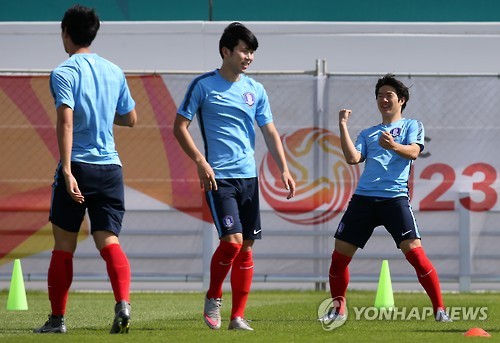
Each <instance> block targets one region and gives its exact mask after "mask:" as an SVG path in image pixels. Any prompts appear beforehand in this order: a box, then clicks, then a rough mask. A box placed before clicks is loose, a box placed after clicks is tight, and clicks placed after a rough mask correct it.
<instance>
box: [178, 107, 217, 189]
mask: <svg viewBox="0 0 500 343" xmlns="http://www.w3.org/2000/svg"><path fill="white" fill-rule="evenodd" d="M190 124H191V121H190V120H189V119H187V118H186V117H184V116H182V115H180V114H177V116H176V117H175V122H174V136H175V139H176V140H177V142H179V144H180V146H181V148H182V150H184V152H185V153H186V155H188V156H189V158H190V159H191V160H193V161H194V162H195V163H196V167H197V170H198V177H199V178H200V187H201V188H202V189H204V190H205V191H209V190H217V182H216V181H215V173H214V171H213V169H212V167H211V166H210V165H209V164H208V162H207V160H206V159H205V156H203V154H202V153H201V152H200V150H199V149H198V147H197V146H196V144H195V143H194V140H193V137H192V136H191V133H190V132H189V125H190Z"/></svg>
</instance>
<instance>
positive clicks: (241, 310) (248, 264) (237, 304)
mask: <svg viewBox="0 0 500 343" xmlns="http://www.w3.org/2000/svg"><path fill="white" fill-rule="evenodd" d="M252 277H253V259H252V250H251V249H250V250H245V251H243V250H240V252H239V254H238V255H237V256H236V258H235V259H234V263H233V269H232V271H231V289H232V292H233V307H232V310H231V320H233V319H234V318H235V317H241V318H243V317H244V314H245V307H246V304H247V300H248V293H249V292H250V287H251V285H252Z"/></svg>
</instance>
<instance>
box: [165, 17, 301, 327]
mask: <svg viewBox="0 0 500 343" xmlns="http://www.w3.org/2000/svg"><path fill="white" fill-rule="evenodd" d="M257 47H258V42H257V38H256V37H255V35H254V34H253V33H252V32H251V31H250V30H248V29H247V28H246V27H245V26H244V25H242V24H241V23H237V22H235V23H232V24H230V25H228V26H227V27H226V29H225V30H224V33H223V34H222V36H221V38H220V41H219V52H220V55H221V57H222V66H221V67H220V69H216V70H214V71H211V72H208V73H206V74H203V75H201V76H199V77H197V78H195V79H194V80H193V81H192V82H191V84H190V86H189V88H188V90H187V92H186V95H185V97H184V100H183V101H182V103H181V105H180V106H179V108H178V110H177V116H176V119H175V124H174V134H175V137H176V138H177V141H178V142H179V144H180V145H181V147H182V148H183V150H184V151H185V153H186V154H187V155H188V156H189V157H190V158H191V159H192V160H193V162H195V164H196V167H197V170H198V176H199V179H200V186H201V188H202V189H203V190H204V191H205V194H206V200H207V203H208V205H209V207H210V210H211V212H212V217H213V220H214V223H215V226H216V228H217V231H218V234H219V239H220V244H219V246H218V248H217V249H216V251H215V252H214V255H213V257H212V261H211V266H210V287H209V289H208V291H207V294H206V297H205V307H204V316H203V317H204V321H205V323H206V324H207V325H208V326H209V327H210V328H211V329H220V327H221V316H220V307H221V305H222V284H223V282H224V279H225V278H226V276H227V274H228V273H229V271H230V270H231V268H232V271H231V289H232V310H231V318H230V323H229V329H236V330H249V331H250V330H253V329H252V328H251V327H250V326H249V325H248V322H247V321H246V320H245V319H244V311H245V306H246V303H247V298H248V293H249V292H250V287H251V283H252V276H253V267H254V265H253V258H252V246H253V243H254V240H255V239H260V238H261V231H262V229H261V224H260V212H259V211H260V209H259V184H258V175H257V166H256V162H255V158H254V146H255V128H254V123H255V122H256V123H257V125H258V126H259V128H260V130H261V132H262V134H263V136H264V140H265V142H266V146H267V148H268V149H269V152H270V153H271V156H272V157H273V159H274V161H275V162H276V164H277V166H278V168H279V170H280V171H281V179H282V181H283V184H284V187H285V189H287V190H288V195H287V198H288V199H289V198H291V197H293V196H294V195H295V182H294V180H293V178H292V176H291V174H290V172H289V170H288V166H287V162H286V159H285V153H284V150H283V145H282V143H281V139H280V136H279V134H278V132H277V130H276V128H275V126H274V123H273V116H272V113H271V108H270V106H269V102H268V98H267V94H266V91H265V90H264V87H263V86H262V85H261V84H260V83H258V82H256V81H255V80H253V79H252V78H250V77H248V76H247V75H245V74H244V73H245V71H246V70H247V68H248V67H249V66H250V64H251V63H252V61H253V59H254V52H255V50H257ZM195 115H196V116H197V119H198V122H199V126H200V129H201V133H202V137H203V144H204V148H205V151H204V152H205V153H204V154H203V153H201V151H200V150H199V149H198V147H197V146H196V145H195V142H194V140H193V138H192V136H191V134H190V132H189V125H190V123H191V121H192V120H193V119H194V117H195Z"/></svg>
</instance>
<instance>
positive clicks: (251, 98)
mask: <svg viewBox="0 0 500 343" xmlns="http://www.w3.org/2000/svg"><path fill="white" fill-rule="evenodd" d="M243 99H244V100H245V104H247V105H248V106H250V107H252V106H253V104H255V94H253V93H251V92H246V93H245V94H243Z"/></svg>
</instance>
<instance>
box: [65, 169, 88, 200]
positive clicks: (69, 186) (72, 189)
mask: <svg viewBox="0 0 500 343" xmlns="http://www.w3.org/2000/svg"><path fill="white" fill-rule="evenodd" d="M64 179H65V181H66V190H67V191H68V193H69V195H70V197H71V199H73V200H74V201H76V202H77V203H79V204H83V202H84V201H85V198H84V197H83V194H82V192H81V191H80V189H79V188H78V182H76V179H75V177H74V176H73V174H70V175H67V176H65V178H64Z"/></svg>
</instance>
